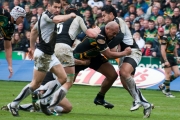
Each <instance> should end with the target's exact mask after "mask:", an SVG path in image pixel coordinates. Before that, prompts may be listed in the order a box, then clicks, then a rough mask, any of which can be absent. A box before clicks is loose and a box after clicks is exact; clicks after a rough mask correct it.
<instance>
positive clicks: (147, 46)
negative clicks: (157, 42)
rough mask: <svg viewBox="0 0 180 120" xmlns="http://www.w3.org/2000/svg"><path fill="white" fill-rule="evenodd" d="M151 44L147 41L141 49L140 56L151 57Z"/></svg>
mask: <svg viewBox="0 0 180 120" xmlns="http://www.w3.org/2000/svg"><path fill="white" fill-rule="evenodd" d="M152 50H153V48H152V42H151V41H147V42H146V43H145V45H144V47H143V48H142V49H141V52H142V55H143V56H152Z"/></svg>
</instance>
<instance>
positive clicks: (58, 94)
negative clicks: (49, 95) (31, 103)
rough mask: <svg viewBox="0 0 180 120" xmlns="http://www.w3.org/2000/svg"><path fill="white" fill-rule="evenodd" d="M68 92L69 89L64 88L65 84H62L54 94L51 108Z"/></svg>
mask: <svg viewBox="0 0 180 120" xmlns="http://www.w3.org/2000/svg"><path fill="white" fill-rule="evenodd" d="M66 93H67V89H66V88H64V87H63V86H61V87H60V88H59V89H58V90H57V91H56V92H55V93H54V96H53V99H52V101H51V103H50V106H49V108H50V109H54V107H55V106H56V105H58V103H59V102H60V101H61V100H62V99H63V98H64V97H65V96H66Z"/></svg>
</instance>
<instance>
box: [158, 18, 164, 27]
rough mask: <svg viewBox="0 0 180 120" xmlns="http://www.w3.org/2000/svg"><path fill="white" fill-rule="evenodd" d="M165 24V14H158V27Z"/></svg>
mask: <svg viewBox="0 0 180 120" xmlns="http://www.w3.org/2000/svg"><path fill="white" fill-rule="evenodd" d="M164 24H165V20H164V17H163V16H158V17H157V19H156V28H159V27H162V26H164Z"/></svg>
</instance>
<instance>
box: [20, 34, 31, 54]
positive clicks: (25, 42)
mask: <svg viewBox="0 0 180 120" xmlns="http://www.w3.org/2000/svg"><path fill="white" fill-rule="evenodd" d="M30 33H31V32H30V31H26V32H25V37H24V38H23V39H22V41H21V42H22V48H23V49H22V50H23V51H24V52H28V51H29V50H28V49H29V47H30Z"/></svg>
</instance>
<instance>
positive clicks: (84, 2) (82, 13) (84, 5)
mask: <svg viewBox="0 0 180 120" xmlns="http://www.w3.org/2000/svg"><path fill="white" fill-rule="evenodd" d="M87 2H88V0H82V2H81V3H82V7H81V8H80V9H79V12H80V13H81V15H82V16H83V15H84V12H85V11H86V10H90V11H91V7H90V6H89V5H88V4H87Z"/></svg>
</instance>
